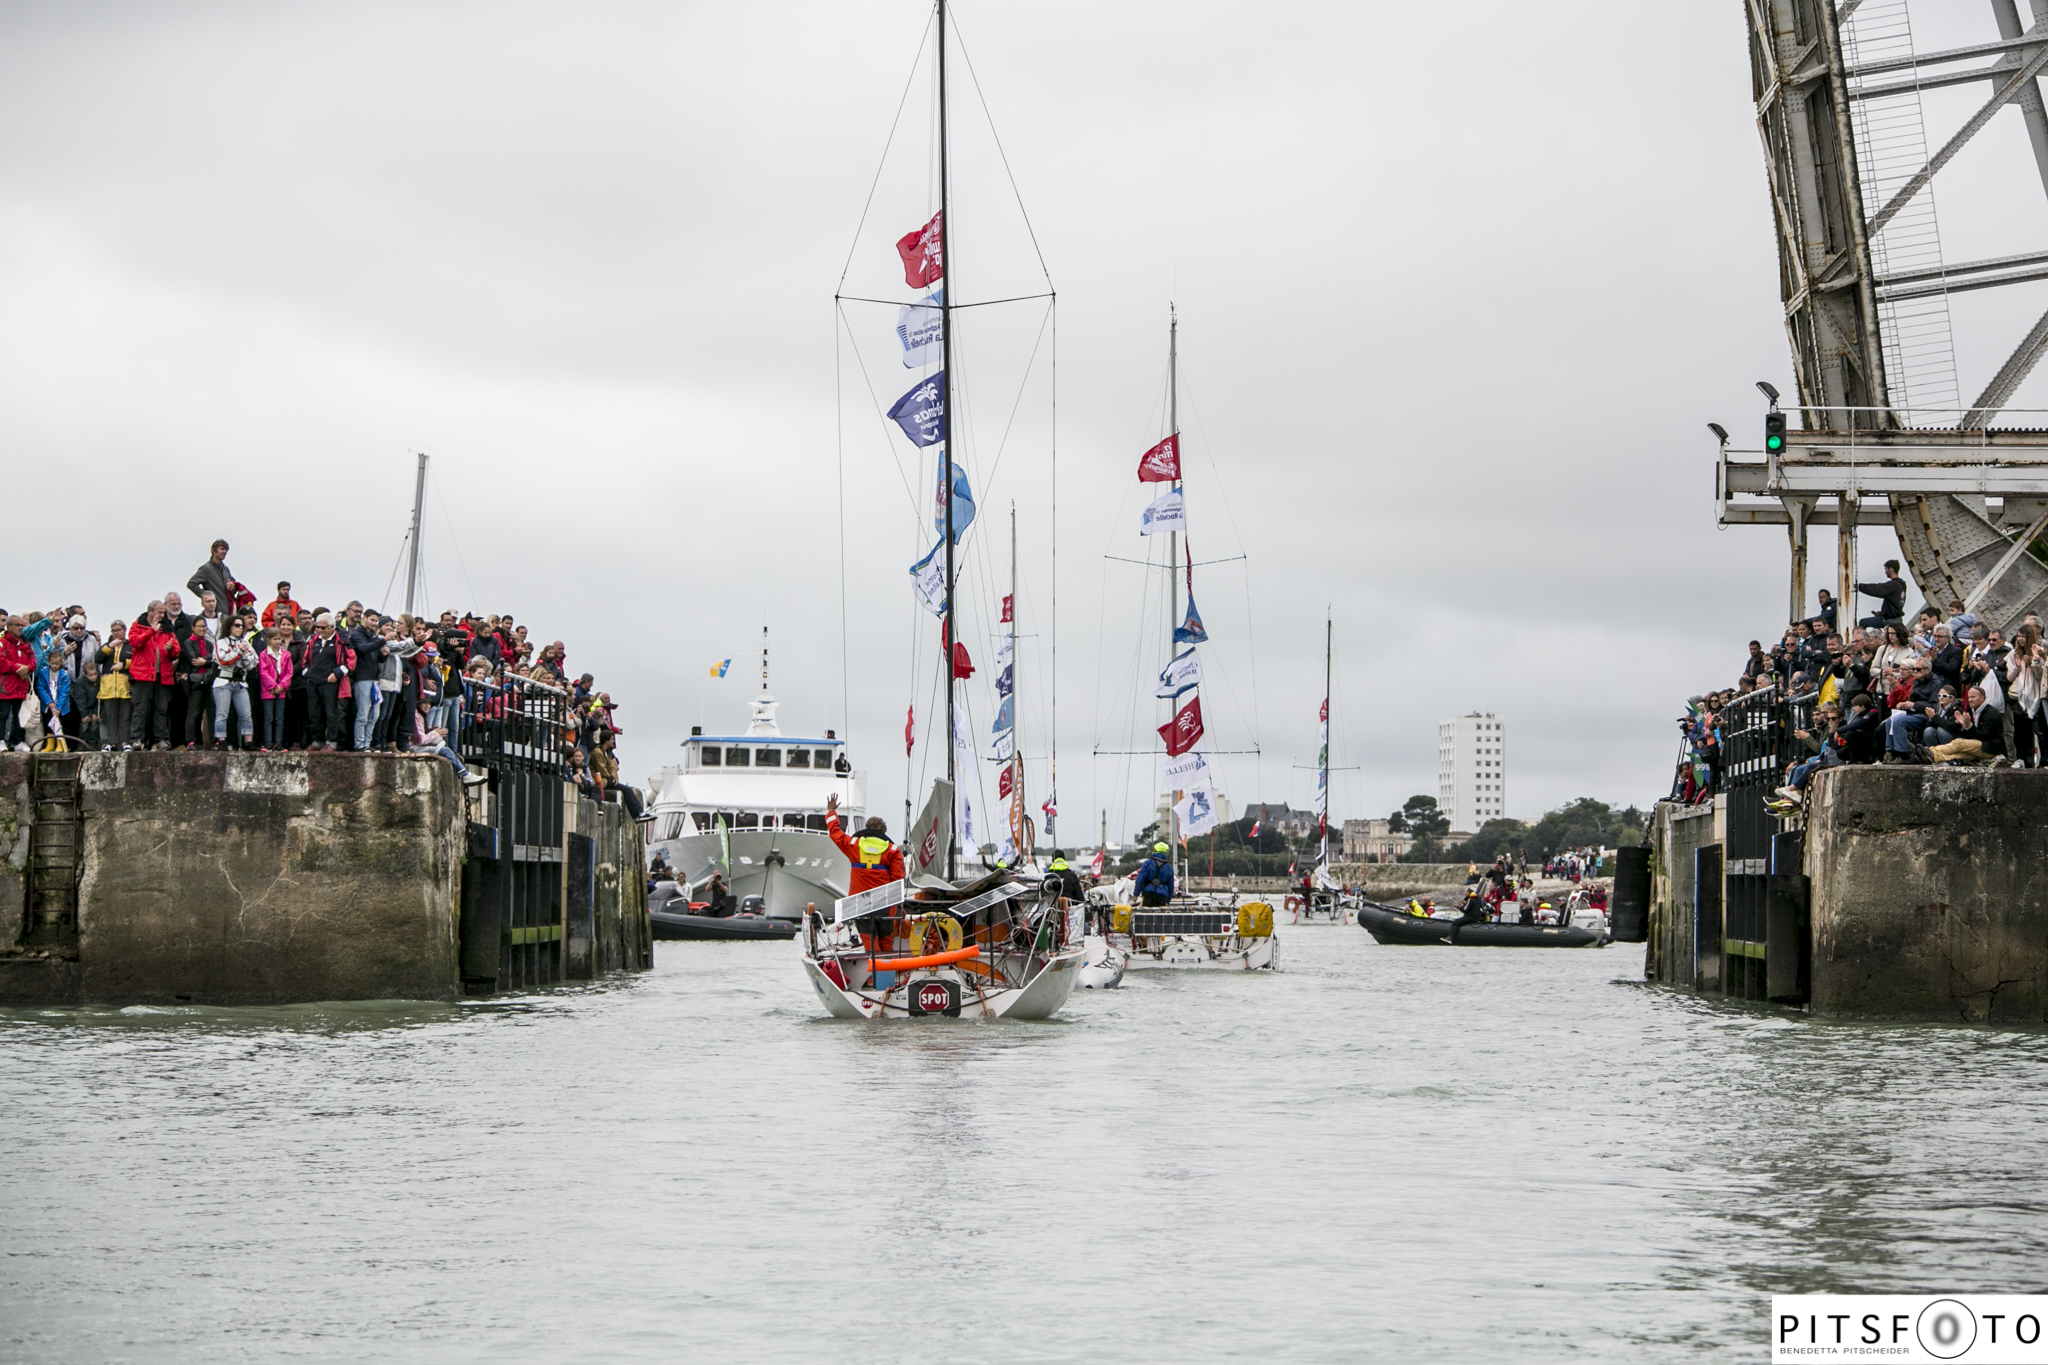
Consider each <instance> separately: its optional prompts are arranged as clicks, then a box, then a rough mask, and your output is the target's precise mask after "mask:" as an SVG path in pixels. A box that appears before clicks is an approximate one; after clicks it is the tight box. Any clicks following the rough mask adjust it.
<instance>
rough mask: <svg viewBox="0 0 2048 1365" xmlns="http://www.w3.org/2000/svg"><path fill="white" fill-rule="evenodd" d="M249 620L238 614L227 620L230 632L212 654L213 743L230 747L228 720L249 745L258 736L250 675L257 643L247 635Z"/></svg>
mask: <svg viewBox="0 0 2048 1365" xmlns="http://www.w3.org/2000/svg"><path fill="white" fill-rule="evenodd" d="M247 631H248V623H247V622H246V621H245V620H244V619H243V618H241V617H239V616H237V617H235V618H234V619H233V620H231V621H230V622H229V623H228V633H227V634H226V635H225V636H224V637H222V639H221V641H220V643H219V644H217V645H216V646H214V654H213V747H214V748H216V749H224V748H226V747H227V736H228V721H229V720H230V719H231V718H232V719H233V721H234V722H235V731H236V733H237V734H239V735H240V736H241V739H242V747H243V748H244V749H247V748H249V747H250V745H251V741H252V740H254V739H255V737H256V736H255V725H254V723H253V721H252V719H251V717H250V715H249V676H250V674H252V673H254V672H255V671H256V646H255V645H254V644H252V643H250V641H249V638H248V634H247Z"/></svg>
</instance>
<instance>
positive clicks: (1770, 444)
mask: <svg viewBox="0 0 2048 1365" xmlns="http://www.w3.org/2000/svg"><path fill="white" fill-rule="evenodd" d="M1784 448H1785V438H1784V437H1782V436H1771V437H1768V438H1766V439H1765V441H1764V449H1765V450H1768V451H1770V452H1771V453H1772V454H1774V455H1775V454H1776V453H1777V452H1779V451H1781V450H1783V449H1784Z"/></svg>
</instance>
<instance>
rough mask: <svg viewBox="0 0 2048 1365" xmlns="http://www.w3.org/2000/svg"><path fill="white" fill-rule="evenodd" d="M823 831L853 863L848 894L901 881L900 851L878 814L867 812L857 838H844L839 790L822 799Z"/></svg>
mask: <svg viewBox="0 0 2048 1365" xmlns="http://www.w3.org/2000/svg"><path fill="white" fill-rule="evenodd" d="M825 833H826V834H828V835H830V836H831V838H832V842H833V843H834V844H836V845H838V847H839V851H840V852H841V853H844V854H845V855H846V861H848V862H849V863H852V864H853V872H852V875H851V876H850V877H849V878H848V879H847V883H846V894H847V895H849V896H858V895H859V894H860V893H861V892H863V891H872V890H874V889H875V888H876V887H878V886H887V885H888V884H889V883H890V882H900V881H902V880H903V850H902V849H900V848H898V847H896V845H895V844H893V843H891V842H890V841H889V823H888V821H886V820H884V819H883V818H882V817H881V816H879V815H870V816H869V817H868V823H867V828H865V829H863V830H862V831H861V832H860V837H859V838H857V839H849V838H847V837H846V835H845V834H844V833H843V832H842V831H841V830H840V828H839V793H837V792H834V793H832V795H831V796H829V797H827V798H826V800H825Z"/></svg>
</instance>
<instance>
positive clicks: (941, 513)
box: [932, 460, 974, 545]
mask: <svg viewBox="0 0 2048 1365" xmlns="http://www.w3.org/2000/svg"><path fill="white" fill-rule="evenodd" d="M946 463H947V464H949V465H953V543H954V544H955V545H958V544H959V543H960V537H962V536H964V535H966V534H967V528H968V527H970V526H972V525H974V493H973V491H972V490H971V489H969V488H968V487H967V471H966V470H964V469H962V468H961V467H960V466H959V465H957V464H953V462H952V461H951V460H948V461H946ZM932 531H933V533H934V534H936V535H941V536H943V535H945V534H946V476H945V475H944V474H941V475H939V483H938V487H937V488H935V489H933V490H932Z"/></svg>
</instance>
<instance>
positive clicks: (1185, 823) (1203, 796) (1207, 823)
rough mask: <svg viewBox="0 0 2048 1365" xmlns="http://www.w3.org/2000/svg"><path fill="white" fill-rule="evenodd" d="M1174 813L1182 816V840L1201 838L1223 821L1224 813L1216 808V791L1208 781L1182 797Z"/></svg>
mask: <svg viewBox="0 0 2048 1365" xmlns="http://www.w3.org/2000/svg"><path fill="white" fill-rule="evenodd" d="M1173 813H1174V814H1175V815H1177V816H1179V817H1180V837H1181V840H1182V842H1186V841H1187V840H1189V839H1195V838H1199V837H1200V836H1202V835H1204V834H1207V833H1208V832H1209V831H1210V830H1212V829H1214V828H1216V826H1218V825H1220V824H1222V823H1223V814H1222V812H1221V811H1219V810H1218V809H1217V808H1216V793H1215V791H1214V790H1213V789H1212V788H1211V787H1210V786H1209V784H1208V783H1207V782H1204V783H1202V784H1201V785H1200V786H1198V787H1195V788H1193V789H1192V790H1190V791H1189V792H1188V793H1187V794H1186V795H1185V796H1183V797H1181V799H1180V800H1179V802H1177V803H1176V804H1175V805H1174V808H1173Z"/></svg>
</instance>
